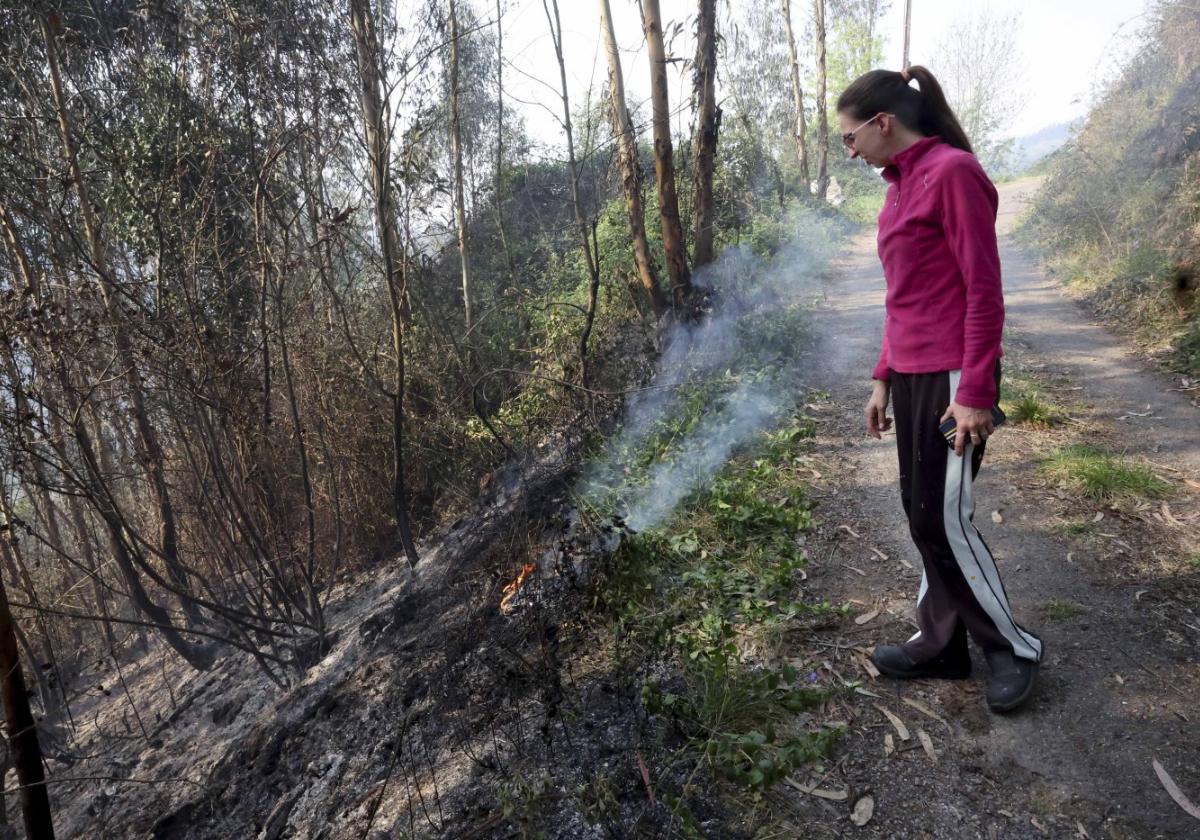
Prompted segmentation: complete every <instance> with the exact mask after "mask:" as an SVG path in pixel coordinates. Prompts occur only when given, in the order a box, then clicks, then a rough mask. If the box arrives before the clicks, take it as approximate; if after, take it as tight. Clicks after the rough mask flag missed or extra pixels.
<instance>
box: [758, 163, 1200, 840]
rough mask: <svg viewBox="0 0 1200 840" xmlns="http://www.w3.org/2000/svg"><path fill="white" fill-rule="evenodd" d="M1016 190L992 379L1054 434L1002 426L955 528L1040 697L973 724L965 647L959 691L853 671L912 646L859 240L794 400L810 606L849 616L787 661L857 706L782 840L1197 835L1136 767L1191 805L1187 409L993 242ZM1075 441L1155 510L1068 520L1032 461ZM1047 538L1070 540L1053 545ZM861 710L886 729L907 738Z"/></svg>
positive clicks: (1065, 503) (1196, 448)
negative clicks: (974, 546) (812, 664)
mask: <svg viewBox="0 0 1200 840" xmlns="http://www.w3.org/2000/svg"><path fill="white" fill-rule="evenodd" d="M1031 189H1032V186H1031V185H1030V184H1029V183H1028V182H1024V183H1021V182H1018V183H1016V184H1011V185H1007V186H1005V187H1004V188H1003V189H1002V190H1001V215H1000V221H999V225H998V229H999V230H1000V232H1001V234H1002V238H1001V252H1002V253H1001V256H1002V261H1003V265H1004V276H1005V297H1006V301H1007V306H1008V313H1009V320H1008V331H1007V336H1006V345H1005V346H1006V352H1007V354H1008V355H1007V360H1006V370H1013V371H1016V370H1022V371H1023V372H1025V373H1027V374H1029V375H1030V376H1033V377H1037V378H1038V380H1039V381H1040V382H1043V383H1045V384H1046V385H1047V387H1048V388H1050V389H1054V393H1055V394H1056V396H1057V397H1061V398H1062V401H1063V402H1064V403H1067V404H1069V405H1070V406H1071V410H1070V414H1071V418H1072V420H1071V422H1069V423H1067V424H1065V426H1064V427H1061V428H1057V429H1049V430H1044V431H1043V430H1036V429H1030V428H1022V427H1020V426H1013V427H1011V428H1010V429H1009V430H1007V431H1006V432H1005V433H1002V434H1000V435H998V436H997V437H996V438H995V439H994V440H993V441H991V442H989V447H988V450H989V451H988V460H987V462H985V465H984V469H983V472H982V474H981V476H980V481H979V492H978V498H979V509H978V511H977V514H976V521H977V522H978V523H979V527H980V530H981V531H982V532H983V534H984V537H985V539H986V540H987V542H988V544H989V545H990V546H991V547H992V548H993V550H994V552H995V554H996V557H997V562H998V565H999V567H1000V569H1001V573H1002V575H1003V576H1004V579H1005V584H1006V588H1007V590H1008V592H1009V595H1010V598H1011V601H1012V603H1013V605H1014V609H1015V610H1016V612H1017V615H1018V619H1019V620H1020V621H1021V623H1022V624H1025V625H1027V626H1030V627H1031V628H1033V629H1035V630H1036V631H1037V632H1038V633H1039V634H1040V635H1041V636H1042V638H1043V639H1044V640H1045V642H1046V648H1047V660H1046V662H1045V664H1044V666H1043V669H1042V680H1041V688H1040V692H1039V694H1038V696H1037V698H1036V699H1035V701H1034V702H1033V703H1031V704H1030V706H1029V707H1027V708H1026V709H1024V710H1022V711H1021V712H1019V713H1017V714H1014V715H1011V716H1007V717H1001V716H996V715H993V714H990V713H989V712H988V711H987V709H986V706H985V704H984V700H983V697H982V688H983V686H982V679H983V675H984V674H985V673H986V666H985V665H984V663H983V662H982V658H981V657H980V655H979V653H978V651H976V652H975V656H976V677H975V678H973V679H972V680H969V681H965V682H963V683H951V684H946V683H937V682H934V681H920V682H916V683H910V684H897V683H895V682H892V681H887V680H877V679H872V678H871V677H870V676H869V674H868V669H867V667H866V666H865V656H864V654H865V653H866V652H867V651H869V649H870V646H872V645H874V644H876V643H882V642H894V641H899V640H902V639H904V638H906V637H907V636H908V635H910V634H911V630H910V629H909V628H910V626H911V614H912V608H913V605H914V600H915V594H916V590H917V586H918V583H919V580H920V574H919V568H920V559H919V557H918V555H917V554H916V551H915V549H914V548H913V547H912V546H911V544H910V542H909V539H908V533H907V525H906V523H905V521H904V517H903V511H902V510H901V507H900V500H899V494H898V491H897V488H896V486H895V476H896V465H895V448H894V439H890V438H885V439H884V440H883V441H874V440H871V439H870V438H868V437H866V435H865V432H863V431H862V415H861V407H862V404H863V403H864V402H865V400H866V397H867V393H868V390H869V375H870V373H869V372H870V370H871V367H872V364H873V361H874V359H875V357H876V354H877V352H878V346H879V335H880V329H881V325H882V322H883V281H882V276H881V273H880V269H879V265H878V261H877V259H876V256H875V252H874V240H873V235H870V234H868V235H866V236H863V237H862V238H860V239H859V240H857V241H856V242H855V244H854V246H853V248H852V249H851V251H850V253H849V254H848V256H847V257H846V258H845V259H844V260H843V261H842V263H841V264H840V265H839V267H838V269H839V270H838V271H837V272H836V273H835V276H833V278H832V279H830V281H829V282H828V285H827V290H826V291H827V302H826V304H825V306H824V307H823V309H822V311H821V312H819V313H818V316H817V318H816V322H817V324H818V325H819V330H820V336H821V338H820V339H819V340H818V342H817V347H816V352H815V353H814V355H813V357H812V360H811V362H810V364H811V365H812V369H813V381H812V386H813V387H814V388H815V389H817V390H818V391H819V392H824V393H823V394H820V393H819V394H818V395H817V396H816V397H814V400H813V403H812V405H811V406H810V408H811V409H812V410H813V413H814V414H815V416H816V417H817V418H818V438H817V448H816V450H815V452H814V465H815V466H814V468H815V471H816V472H815V473H814V474H815V475H816V474H819V477H818V478H817V485H818V493H819V498H818V501H819V503H820V507H819V508H818V512H819V514H821V520H822V526H821V527H820V529H819V531H818V533H817V535H816V536H815V538H814V539H813V540H812V542H811V544H810V546H809V554H810V558H811V563H812V568H811V569H810V581H809V587H810V593H811V594H812V595H814V596H816V597H818V598H822V597H824V598H828V599H829V600H831V601H833V602H835V603H837V602H850V603H851V604H852V607H853V613H852V615H851V616H848V617H847V618H846V619H845V620H841V621H838V622H836V623H835V626H832V627H828V628H826V629H824V630H823V631H822V632H821V633H820V634H818V636H817V638H816V641H815V642H811V641H809V640H808V639H804V640H801V641H799V642H798V643H797V648H796V649H795V651H794V654H795V656H796V658H798V659H800V658H804V657H813V656H815V657H816V658H817V661H824V662H825V663H826V670H827V674H828V679H829V680H830V681H831V682H834V683H835V684H836V683H837V682H839V681H843V682H844V681H851V682H852V681H854V680H863V681H864V684H863V685H862V689H863V690H864V691H860V692H859V693H855V694H853V695H851V697H852V699H851V700H849V701H846V702H845V703H844V704H843V705H842V706H841V707H840V708H833V709H830V710H827V711H829V712H830V713H831V714H833V715H835V716H838V715H841V716H842V718H841V719H843V720H845V721H846V722H847V723H848V730H847V735H846V737H845V739H844V740H843V742H842V747H841V750H840V751H839V752H838V753H837V755H836V756H835V761H834V763H833V764H832V765H831V766H829V767H827V768H826V770H827V771H828V772H827V773H826V774H825V776H824V777H823V778H822V777H821V776H814V777H813V778H812V779H810V780H809V781H810V783H819V784H820V786H821V787H822V788H825V789H828V790H842V789H848V791H849V796H848V799H846V800H845V801H830V800H828V799H823V798H819V797H814V796H811V795H808V794H803V793H794V792H793V793H790V794H788V795H787V796H785V797H781V801H780V803H779V804H780V805H781V806H783V807H784V808H785V809H786V810H787V811H788V812H789V813H790V814H791V815H792V816H791V819H790V821H791V822H792V823H793V824H794V828H795V829H796V830H797V832H799V833H800V836H813V837H818V836H846V837H871V836H874V837H895V838H917V837H930V838H955V839H956V840H957V838H968V837H986V838H1010V837H1016V838H1021V837H1047V836H1050V837H1092V838H1098V837H1111V838H1154V837H1162V838H1184V837H1200V821H1198V820H1195V819H1194V818H1192V817H1190V816H1188V815H1187V814H1186V813H1185V812H1184V811H1183V810H1182V809H1181V808H1180V807H1178V806H1177V805H1176V804H1175V803H1174V802H1173V801H1172V800H1171V799H1170V798H1169V796H1168V794H1167V792H1166V791H1165V789H1164V788H1163V786H1162V784H1161V783H1160V781H1159V779H1158V778H1157V777H1156V775H1155V771H1154V769H1153V766H1152V761H1153V760H1154V759H1157V760H1158V761H1159V762H1161V764H1162V765H1163V767H1164V768H1166V770H1167V772H1168V773H1169V774H1170V775H1171V776H1172V777H1173V778H1174V780H1175V781H1176V782H1177V783H1178V784H1179V786H1180V787H1181V788H1182V789H1183V790H1184V791H1185V792H1186V793H1188V794H1190V796H1191V797H1192V799H1193V801H1200V762H1198V761H1197V760H1196V755H1197V753H1196V749H1197V748H1196V745H1197V743H1200V706H1197V703H1196V701H1195V698H1196V697H1198V696H1200V666H1198V664H1197V652H1198V650H1200V618H1198V617H1197V615H1196V612H1195V611H1194V610H1195V609H1196V603H1197V602H1196V598H1195V594H1196V593H1197V592H1200V581H1198V580H1197V578H1198V577H1200V569H1197V568H1196V566H1195V565H1194V564H1193V565H1188V563H1187V561H1186V560H1183V559H1181V557H1180V552H1181V549H1180V546H1185V547H1186V546H1187V545H1188V544H1191V545H1192V546H1193V548H1192V550H1193V551H1194V550H1198V549H1200V539H1197V534H1200V494H1197V492H1196V489H1195V488H1193V487H1192V486H1191V485H1189V484H1188V483H1187V480H1188V479H1190V480H1192V481H1193V482H1194V481H1196V480H1197V479H1200V432H1198V431H1197V430H1198V429H1200V411H1198V410H1197V409H1196V408H1195V407H1194V406H1193V405H1192V404H1191V402H1190V401H1189V399H1188V396H1187V395H1186V394H1182V393H1179V392H1173V391H1171V390H1170V389H1171V388H1172V387H1176V386H1174V385H1173V384H1172V383H1170V382H1168V381H1166V380H1165V379H1163V378H1160V377H1159V376H1157V375H1155V374H1153V373H1151V372H1149V371H1148V370H1147V368H1146V367H1145V366H1144V365H1143V364H1141V363H1140V362H1139V361H1137V360H1136V359H1135V358H1134V356H1133V355H1132V354H1131V353H1129V352H1128V351H1127V350H1126V349H1124V348H1123V347H1122V345H1121V343H1120V342H1119V341H1118V340H1117V339H1116V338H1114V337H1113V336H1112V335H1111V334H1109V333H1108V332H1106V331H1105V330H1104V329H1103V328H1102V327H1100V326H1097V325H1095V324H1093V323H1091V319H1090V318H1089V316H1088V315H1087V314H1086V313H1085V312H1084V311H1083V310H1082V309H1080V308H1079V307H1078V306H1077V305H1076V304H1075V303H1073V302H1072V301H1070V300H1069V299H1067V298H1065V297H1064V296H1063V295H1062V294H1061V292H1060V291H1059V290H1058V288H1057V287H1056V285H1055V283H1054V282H1053V281H1048V280H1047V279H1046V277H1045V276H1044V274H1043V273H1042V272H1041V270H1040V268H1039V266H1038V264H1037V261H1036V259H1035V258H1033V257H1032V256H1031V255H1029V254H1028V253H1026V252H1024V251H1023V250H1022V248H1021V247H1020V246H1019V245H1018V244H1017V243H1015V242H1014V241H1013V240H1012V238H1011V236H1010V235H1009V231H1010V230H1011V227H1012V222H1013V219H1014V217H1015V214H1016V213H1017V212H1018V210H1019V208H1020V206H1021V204H1022V201H1023V199H1024V197H1025V196H1027V195H1028V194H1029V193H1030V191H1031ZM825 395H827V397H826V396H825ZM1081 441H1096V442H1099V443H1101V444H1103V445H1105V446H1107V447H1109V448H1110V449H1114V450H1116V451H1120V452H1124V453H1126V454H1128V455H1130V456H1133V457H1138V458H1141V459H1145V460H1147V461H1148V462H1150V463H1153V464H1156V465H1158V466H1157V467H1156V471H1159V472H1160V473H1161V474H1163V475H1164V477H1166V478H1168V479H1170V480H1171V482H1172V485H1173V488H1174V489H1173V492H1172V495H1171V496H1170V497H1169V499H1168V501H1169V504H1170V507H1169V509H1168V510H1169V512H1168V513H1160V512H1159V510H1158V507H1157V505H1158V503H1155V505H1154V506H1150V505H1142V506H1137V509H1129V508H1128V507H1126V508H1123V509H1121V510H1117V509H1109V508H1104V507H1103V506H1100V505H1095V504H1091V505H1089V504H1085V503H1083V502H1082V501H1081V500H1079V499H1074V498H1071V497H1070V494H1067V493H1064V492H1063V491H1062V490H1061V489H1059V488H1057V487H1055V486H1054V485H1053V484H1051V483H1050V482H1048V481H1047V480H1046V479H1044V478H1043V477H1042V475H1041V473H1040V472H1039V470H1038V461H1039V459H1040V458H1041V457H1042V456H1043V455H1045V454H1046V453H1048V452H1049V451H1050V450H1051V449H1053V448H1054V447H1056V446H1061V445H1063V444H1064V443H1068V442H1081ZM823 464H824V465H826V466H823ZM1196 486H1197V487H1200V484H1198V485H1196ZM993 511H994V512H996V513H997V514H998V516H993V515H992V514H993ZM997 519H998V520H999V521H997ZM1068 521H1076V522H1080V523H1085V524H1082V525H1080V524H1077V525H1076V526H1075V527H1074V529H1073V530H1068V529H1064V527H1063V525H1064V523H1066V522H1068ZM1093 522H1095V524H1094V525H1093V524H1092V523H1093ZM872 549H877V550H878V553H877V552H876V551H873V550H872ZM1184 550H1186V549H1184ZM881 554H882V555H885V556H886V558H887V559H883V558H882V557H881ZM876 610H879V614H878V615H877V616H876V617H874V618H868V619H867V620H864V621H863V622H862V623H861V624H860V623H857V622H856V621H854V620H853V618H854V616H858V617H859V618H863V617H865V616H869V614H870V613H871V612H874V611H876ZM856 647H857V648H858V650H855V648H856ZM864 692H865V693H864ZM871 695H877V697H876V696H871ZM909 701H911V702H909ZM914 703H915V704H916V705H913V704H914ZM879 706H882V707H885V708H887V709H888V710H889V711H891V712H893V713H894V714H896V715H897V716H898V717H899V718H900V719H901V720H902V721H903V722H904V723H906V725H907V729H908V730H910V734H911V737H910V738H909V739H908V740H902V739H901V738H900V737H899V735H898V734H897V733H896V732H895V729H894V727H893V725H892V724H891V723H889V721H888V719H887V718H886V717H885V716H884V715H883V714H882V712H880V711H879V709H878V707H879ZM917 706H922V707H923V709H918V708H917ZM935 715H936V716H937V717H940V718H941V719H942V721H941V722H940V721H938V720H936V719H934V717H933V716H935ZM918 729H921V730H923V731H924V732H925V733H926V734H927V735H928V736H929V739H930V740H931V742H932V745H933V755H932V756H931V755H929V754H928V752H927V751H926V750H925V749H923V748H922V745H921V743H920V738H919V736H918V734H917V730H918ZM887 733H892V735H893V740H894V743H895V747H896V751H895V752H894V753H892V754H891V755H886V754H885V752H886V747H885V734H887ZM866 794H870V795H872V796H873V798H874V805H875V813H874V816H873V818H872V819H871V821H870V822H869V823H868V824H867V825H866V826H865V827H861V828H860V827H856V826H855V825H853V824H852V822H851V821H850V819H849V813H850V808H851V806H852V805H853V804H854V803H855V801H856V800H857V799H858V798H859V797H861V796H863V795H866Z"/></svg>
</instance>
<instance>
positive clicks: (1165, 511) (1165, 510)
mask: <svg viewBox="0 0 1200 840" xmlns="http://www.w3.org/2000/svg"><path fill="white" fill-rule="evenodd" d="M1162 515H1163V519H1165V520H1167V521H1168V522H1170V523H1171V524H1172V525H1175V526H1177V527H1178V526H1179V525H1181V524H1182V523H1181V522H1180V521H1179V520H1178V519H1176V518H1175V516H1174V514H1172V513H1171V506H1170V505H1169V504H1167V503H1166V502H1163V503H1162Z"/></svg>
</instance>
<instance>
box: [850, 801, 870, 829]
mask: <svg viewBox="0 0 1200 840" xmlns="http://www.w3.org/2000/svg"><path fill="white" fill-rule="evenodd" d="M874 813H875V800H874V799H873V798H872V797H870V796H864V797H863V798H862V799H860V800H858V801H857V802H855V803H854V810H853V811H852V812H851V813H850V822H852V823H854V824H855V825H858V826H862V825H866V824H867V823H869V822H870V821H871V816H872V815H873V814H874Z"/></svg>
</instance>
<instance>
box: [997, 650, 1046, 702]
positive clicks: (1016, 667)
mask: <svg viewBox="0 0 1200 840" xmlns="http://www.w3.org/2000/svg"><path fill="white" fill-rule="evenodd" d="M985 656H986V657H987V662H988V667H989V668H991V670H992V675H991V677H989V678H988V683H987V704H988V708H990V709H991V710H992V711H994V712H1011V711H1012V710H1013V709H1015V708H1017V707H1018V706H1020V705H1021V704H1023V703H1024V702H1025V701H1027V700H1028V699H1029V698H1030V697H1032V696H1033V689H1034V686H1035V685H1036V683H1037V672H1038V663H1036V662H1034V661H1033V660H1031V659H1020V658H1018V657H1016V656H1013V653H1012V651H1011V650H1000V651H988V652H987V653H986V654H985Z"/></svg>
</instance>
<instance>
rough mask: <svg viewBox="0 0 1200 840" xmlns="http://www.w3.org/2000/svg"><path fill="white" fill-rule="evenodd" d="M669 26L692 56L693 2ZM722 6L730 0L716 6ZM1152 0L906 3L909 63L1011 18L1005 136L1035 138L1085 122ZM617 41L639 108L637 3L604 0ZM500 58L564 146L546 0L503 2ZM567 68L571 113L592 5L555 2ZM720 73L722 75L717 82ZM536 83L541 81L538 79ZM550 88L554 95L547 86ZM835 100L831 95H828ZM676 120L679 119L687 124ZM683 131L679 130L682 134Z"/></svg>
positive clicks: (795, 1) (488, 9)
mask: <svg viewBox="0 0 1200 840" xmlns="http://www.w3.org/2000/svg"><path fill="white" fill-rule="evenodd" d="M660 1H661V7H662V14H663V18H664V20H665V21H667V28H669V26H670V23H671V22H672V21H677V22H681V23H682V24H683V28H682V32H681V34H680V36H679V37H678V39H677V40H676V43H675V45H674V49H673V50H672V49H671V48H670V46H668V52H669V53H670V54H673V55H679V56H681V57H691V55H692V54H693V52H694V47H693V44H692V39H691V30H692V25H693V23H692V20H691V16H693V15H694V14H695V8H696V0H660ZM728 1H729V2H731V3H732V4H734V6H735V8H736V6H737V4H741V3H752V2H756V3H762V2H778V0H728ZM719 2H720V3H721V4H724V3H725V2H726V0H719ZM1152 2H1153V0H987V2H974V1H973V2H971V3H969V4H968V3H963V2H962V0H912V40H911V46H910V63H913V64H923V63H934V61H933V56H932V51H933V50H935V49H936V47H937V44H938V43H939V41H940V40H942V38H943V37H944V35H945V32H946V30H947V28H948V27H949V26H950V25H951V24H952V23H953V22H954V21H955V20H956V19H961V17H962V16H963V15H966V14H971V13H972V11H973V10H975V9H979V8H982V7H984V6H987V7H989V8H990V9H991V10H992V12H993V13H994V14H996V15H1000V16H1008V15H1013V14H1015V15H1017V16H1018V17H1019V19H1020V26H1019V30H1018V36H1017V44H1018V48H1017V49H1018V56H1017V57H1016V58H1015V60H1014V63H1015V64H1016V65H1018V66H1019V68H1020V71H1021V72H1022V75H1023V78H1024V80H1025V82H1026V94H1025V96H1024V97H1023V100H1024V106H1023V108H1022V109H1021V111H1020V112H1019V113H1018V114H1017V115H1016V116H1015V118H1014V121H1013V124H1012V129H1011V131H1010V132H1009V133H1010V135H1011V136H1022V135H1025V134H1030V133H1033V132H1034V131H1037V130H1038V129H1041V128H1044V127H1046V126H1048V125H1052V124H1054V123H1058V122H1063V121H1066V120H1070V119H1072V118H1074V117H1078V116H1080V115H1082V114H1084V113H1085V112H1086V110H1087V105H1088V103H1089V101H1090V97H1091V96H1092V95H1093V93H1094V90H1095V83H1096V81H1097V80H1101V81H1102V80H1105V79H1107V78H1109V77H1110V76H1111V74H1112V73H1113V72H1115V70H1116V68H1118V67H1119V66H1120V63H1121V61H1122V59H1123V57H1125V56H1127V55H1128V53H1129V49H1130V44H1131V42H1132V36H1134V35H1136V34H1137V31H1138V29H1139V28H1140V26H1141V24H1142V23H1143V21H1144V19H1145V14H1146V11H1147V9H1148V8H1149V7H1150V5H1151V3H1152ZM476 3H477V5H476V8H477V9H478V10H479V12H480V13H481V14H486V15H487V16H488V18H489V19H491V18H494V16H495V4H494V0H476ZM610 4H611V8H612V13H613V19H614V28H615V30H616V33H617V41H618V44H619V45H620V47H621V51H622V64H623V67H624V73H625V84H626V89H627V96H628V98H629V100H630V102H631V104H633V103H636V102H640V101H644V100H645V99H646V97H647V96H648V91H649V68H648V67H647V64H646V50H645V45H644V41H643V38H642V31H641V25H640V19H639V15H638V10H637V4H636V2H634V0H610ZM501 5H502V9H503V25H504V51H505V54H506V55H507V56H508V59H509V66H507V67H506V68H505V77H506V78H505V86H506V88H508V89H509V91H510V92H511V95H512V96H514V97H516V98H518V99H520V100H523V102H516V101H510V107H514V108H517V109H519V110H520V111H521V113H522V114H523V116H524V117H525V120H526V124H527V126H528V128H529V131H530V134H531V136H532V137H533V138H535V139H536V140H539V141H541V142H543V143H546V144H548V145H557V144H558V143H559V142H560V139H559V137H560V136H561V128H560V127H559V124H558V123H557V122H556V120H555V117H554V116H552V114H560V113H561V103H560V102H559V101H558V100H557V99H556V95H557V94H556V88H557V82H558V74H557V66H556V59H555V57H554V49H553V45H552V43H551V41H550V37H549V34H548V28H547V24H546V16H545V12H544V11H543V6H542V0H501ZM811 8H812V4H811V2H808V0H792V15H793V21H794V26H795V27H796V30H797V37H800V33H801V32H802V31H803V28H804V21H802V20H801V15H804V16H805V18H807V16H809V15H810V14H811ZM559 9H560V14H561V16H562V23H563V29H564V32H565V35H564V45H565V50H564V52H565V55H566V64H567V79H568V86H569V88H570V92H571V97H572V103H573V105H574V104H575V103H576V102H577V101H579V100H580V99H581V98H582V97H584V96H585V95H586V92H587V89H588V86H589V84H591V85H592V86H593V87H594V88H595V89H596V91H597V92H599V90H600V89H601V88H602V86H603V84H604V80H605V76H606V72H607V69H606V65H605V57H604V52H603V48H602V42H601V38H600V26H599V13H598V11H597V9H598V5H597V2H596V0H559ZM903 20H904V0H892V8H891V9H890V10H889V12H888V13H887V15H886V16H885V18H884V19H883V22H882V26H883V31H884V33H885V46H884V55H885V61H884V67H886V68H888V69H895V70H899V69H900V62H901V56H902V53H903ZM719 73H720V68H719V67H718V74H719ZM671 78H672V84H673V90H672V94H671V95H672V107H675V104H676V103H679V102H680V101H682V100H681V97H684V98H686V96H687V91H686V90H685V85H686V84H687V79H685V78H683V76H682V75H681V74H680V73H679V72H678V71H677V72H674V73H672V74H671ZM537 79H540V80H544V81H535V80H537ZM550 85H553V86H554V87H553V88H551V87H550ZM830 93H831V96H836V94H837V92H836V91H831V92H830ZM685 118H686V117H685V116H681V117H680V118H679V119H680V120H683V119H685ZM679 127H680V128H683V127H684V126H683V125H680V126H679Z"/></svg>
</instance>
